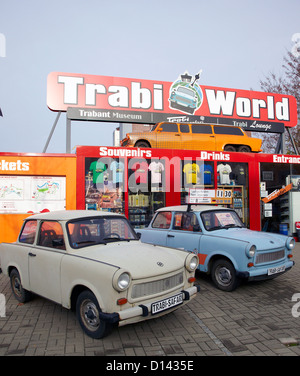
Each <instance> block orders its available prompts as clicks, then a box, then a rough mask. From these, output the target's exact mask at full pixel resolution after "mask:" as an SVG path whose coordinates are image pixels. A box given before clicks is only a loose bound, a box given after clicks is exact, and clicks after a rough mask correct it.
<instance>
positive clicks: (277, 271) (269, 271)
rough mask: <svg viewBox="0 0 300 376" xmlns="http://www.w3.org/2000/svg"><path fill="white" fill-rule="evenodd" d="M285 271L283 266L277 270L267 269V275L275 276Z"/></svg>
mask: <svg viewBox="0 0 300 376" xmlns="http://www.w3.org/2000/svg"><path fill="white" fill-rule="evenodd" d="M284 271H285V265H282V266H278V267H277V268H270V269H268V275H272V274H277V273H281V272H284Z"/></svg>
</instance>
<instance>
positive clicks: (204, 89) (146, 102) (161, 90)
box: [47, 72, 297, 132]
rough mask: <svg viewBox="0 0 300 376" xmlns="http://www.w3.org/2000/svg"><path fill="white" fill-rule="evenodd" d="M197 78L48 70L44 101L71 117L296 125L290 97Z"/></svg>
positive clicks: (261, 127)
mask: <svg viewBox="0 0 300 376" xmlns="http://www.w3.org/2000/svg"><path fill="white" fill-rule="evenodd" d="M199 78H200V74H196V75H195V76H191V75H189V74H188V73H184V74H182V75H180V76H179V77H178V79H177V80H175V81H174V82H162V81H152V80H139V79H131V78H121V77H108V76H93V75H85V74H72V73H59V72H52V73H50V74H49V75H48V82H47V105H48V107H49V108H50V109H51V110H52V111H66V112H67V115H68V118H70V119H76V120H94V121H95V120H96V121H97V120H98V121H105V122H109V121H112V122H130V123H145V124H155V123H157V122H160V121H174V122H193V123H197V122H198V123H213V124H216V123H218V124H228V125H229V124H230V125H236V126H240V127H242V128H244V129H246V130H252V131H265V132H282V131H283V130H284V126H286V127H294V126H296V125H297V104H296V99H295V98H294V97H293V96H290V95H283V94H275V93H265V92H258V91H249V90H238V89H227V88H219V87H211V86H204V85H199V83H198V82H197V81H198V80H199Z"/></svg>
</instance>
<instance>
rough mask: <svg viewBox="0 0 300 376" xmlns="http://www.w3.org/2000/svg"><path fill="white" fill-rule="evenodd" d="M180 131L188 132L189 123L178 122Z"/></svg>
mask: <svg viewBox="0 0 300 376" xmlns="http://www.w3.org/2000/svg"><path fill="white" fill-rule="evenodd" d="M179 126H180V132H181V133H189V132H190V128H189V125H188V124H180V125H179Z"/></svg>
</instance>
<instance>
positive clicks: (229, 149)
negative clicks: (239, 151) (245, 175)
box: [224, 145, 236, 151]
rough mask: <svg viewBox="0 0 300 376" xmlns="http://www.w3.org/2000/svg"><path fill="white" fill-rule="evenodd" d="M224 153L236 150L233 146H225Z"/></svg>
mask: <svg viewBox="0 0 300 376" xmlns="http://www.w3.org/2000/svg"><path fill="white" fill-rule="evenodd" d="M224 151H236V148H235V147H234V146H233V145H226V146H225V147H224Z"/></svg>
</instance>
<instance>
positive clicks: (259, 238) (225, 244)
mask: <svg viewBox="0 0 300 376" xmlns="http://www.w3.org/2000/svg"><path fill="white" fill-rule="evenodd" d="M137 232H138V233H140V234H141V235H140V236H141V240H142V242H145V243H151V244H156V245H162V246H167V247H173V248H181V249H185V250H187V251H191V252H194V253H197V254H198V258H199V266H198V269H199V270H200V271H201V272H205V273H208V274H211V277H212V280H213V282H214V283H215V285H216V286H217V287H218V288H220V289H221V290H224V291H232V290H234V289H235V288H236V287H237V286H238V284H239V282H240V280H241V279H245V280H248V281H252V280H264V279H270V278H274V277H277V276H279V275H281V274H282V273H284V272H286V271H288V270H289V269H290V268H291V267H292V266H293V265H294V262H293V261H292V260H291V258H292V249H293V248H294V246H295V240H294V238H292V237H288V236H285V235H280V234H275V233H266V232H260V231H252V230H249V229H247V228H246V227H245V226H244V224H243V223H242V221H241V220H240V218H239V217H238V215H237V214H236V212H235V211H234V210H232V209H228V208H221V207H215V206H207V205H199V206H198V205H194V206H192V207H191V206H188V205H180V206H172V207H165V208H161V209H159V210H157V212H156V214H155V215H154V217H153V219H152V221H151V223H150V224H149V226H148V227H147V228H145V229H138V230H137Z"/></svg>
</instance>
